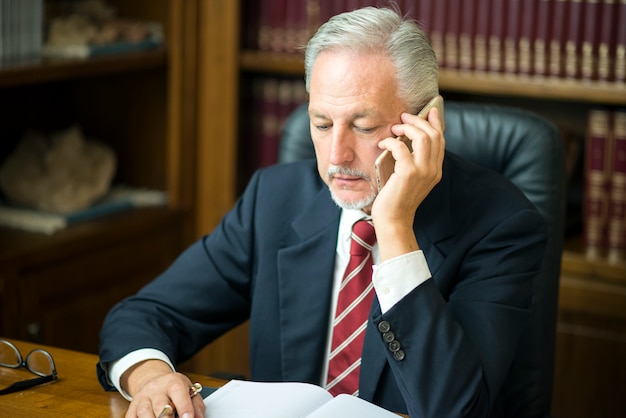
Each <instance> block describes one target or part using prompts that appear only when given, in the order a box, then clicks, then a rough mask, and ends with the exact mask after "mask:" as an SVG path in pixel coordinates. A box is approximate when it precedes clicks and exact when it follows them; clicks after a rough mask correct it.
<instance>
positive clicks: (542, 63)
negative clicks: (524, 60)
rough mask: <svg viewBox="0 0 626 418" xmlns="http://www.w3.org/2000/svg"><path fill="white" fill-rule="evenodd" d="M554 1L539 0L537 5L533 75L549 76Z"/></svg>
mask: <svg viewBox="0 0 626 418" xmlns="http://www.w3.org/2000/svg"><path fill="white" fill-rule="evenodd" d="M552 3H553V2H552V0H539V2H538V3H537V13H536V15H537V21H536V24H535V39H534V43H533V74H535V75H536V76H545V75H548V60H547V57H548V45H549V44H550V26H551V25H552V23H553V22H552V21H553V19H552V13H553V11H552Z"/></svg>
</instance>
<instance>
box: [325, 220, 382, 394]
mask: <svg viewBox="0 0 626 418" xmlns="http://www.w3.org/2000/svg"><path fill="white" fill-rule="evenodd" d="M351 238H352V242H351V244H350V261H349V262H348V267H347V268H346V272H345V274H344V277H343V280H342V281H341V287H340V289H339V296H338V299H337V309H336V312H335V318H334V320H333V334H332V341H331V347H330V356H329V359H328V379H327V382H326V389H327V390H328V391H329V392H330V393H331V394H332V395H333V396H336V395H338V394H340V393H349V394H353V395H358V393H359V371H360V368H361V351H362V350H363V340H364V339H365V327H366V325H367V319H368V317H369V312H370V308H371V306H372V300H373V298H374V285H373V284H372V265H373V262H372V248H373V246H374V243H375V242H376V235H375V233H374V225H373V224H372V223H371V221H366V220H360V221H357V222H356V223H355V224H354V226H353V227H352V236H351Z"/></svg>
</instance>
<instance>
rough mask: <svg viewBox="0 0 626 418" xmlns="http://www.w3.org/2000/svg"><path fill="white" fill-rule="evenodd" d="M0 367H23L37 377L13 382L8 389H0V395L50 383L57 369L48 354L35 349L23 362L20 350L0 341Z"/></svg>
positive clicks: (7, 342) (4, 341) (54, 377)
mask: <svg viewBox="0 0 626 418" xmlns="http://www.w3.org/2000/svg"><path fill="white" fill-rule="evenodd" d="M0 366H2V367H9V368H11V369H19V368H20V367H24V368H26V370H28V371H29V372H31V373H33V374H36V375H37V376H39V377H35V378H34V379H28V380H23V381H21V382H15V383H13V384H12V385H11V386H9V387H6V388H4V389H0V395H4V394H7V393H13V392H18V391H20V390H24V389H28V388H32V387H33V386H37V385H41V384H43V383H47V382H51V381H53V380H55V379H56V378H57V369H56V366H55V365H54V360H53V359H52V356H51V355H50V353H48V352H47V351H46V350H42V349H40V348H37V349H35V350H33V351H31V352H30V353H28V355H27V356H26V359H25V360H24V359H23V357H22V354H21V353H20V350H18V349H17V347H16V346H15V345H13V343H11V342H9V341H7V340H0Z"/></svg>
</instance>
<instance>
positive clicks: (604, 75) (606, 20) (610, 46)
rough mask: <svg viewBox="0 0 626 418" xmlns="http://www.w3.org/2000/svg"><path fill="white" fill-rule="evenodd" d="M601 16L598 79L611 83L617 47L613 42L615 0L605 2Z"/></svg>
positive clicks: (602, 5) (605, 0) (604, 0)
mask: <svg viewBox="0 0 626 418" xmlns="http://www.w3.org/2000/svg"><path fill="white" fill-rule="evenodd" d="M600 15H601V16H600V34H599V40H598V65H597V77H598V80H601V81H610V80H612V79H613V76H614V75H613V71H612V66H611V58H612V57H611V54H612V51H613V50H614V47H615V42H614V40H613V33H614V30H615V24H614V22H615V19H614V17H615V0H603V1H602V4H601V11H600Z"/></svg>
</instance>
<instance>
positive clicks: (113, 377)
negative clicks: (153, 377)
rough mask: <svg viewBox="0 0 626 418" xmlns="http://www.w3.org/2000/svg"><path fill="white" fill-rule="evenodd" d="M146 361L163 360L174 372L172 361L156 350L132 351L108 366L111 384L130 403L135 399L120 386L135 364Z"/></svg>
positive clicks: (142, 349)
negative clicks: (121, 380)
mask: <svg viewBox="0 0 626 418" xmlns="http://www.w3.org/2000/svg"><path fill="white" fill-rule="evenodd" d="M146 360H161V361H164V362H165V363H167V364H168V365H169V366H170V367H171V368H172V370H173V371H174V370H175V369H174V366H173V365H172V362H171V361H170V359H169V358H168V357H167V356H166V355H165V354H164V353H163V352H161V351H159V350H155V349H154V348H141V349H139V350H135V351H131V352H130V353H128V354H126V355H125V356H124V357H122V358H121V359H119V360H116V361H113V362H111V363H109V364H108V365H107V368H108V373H107V376H109V380H110V381H111V382H110V383H111V384H112V385H113V386H115V388H116V389H117V390H118V392H119V393H121V394H122V396H123V397H124V398H126V400H128V401H132V400H133V397H132V396H130V395H129V394H128V393H127V392H126V391H125V390H123V389H122V387H121V385H120V379H121V377H122V375H123V374H124V372H126V370H128V369H130V368H131V367H133V366H134V365H135V364H138V363H141V362H142V361H146Z"/></svg>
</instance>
